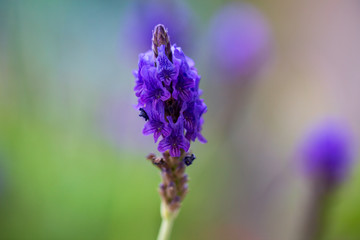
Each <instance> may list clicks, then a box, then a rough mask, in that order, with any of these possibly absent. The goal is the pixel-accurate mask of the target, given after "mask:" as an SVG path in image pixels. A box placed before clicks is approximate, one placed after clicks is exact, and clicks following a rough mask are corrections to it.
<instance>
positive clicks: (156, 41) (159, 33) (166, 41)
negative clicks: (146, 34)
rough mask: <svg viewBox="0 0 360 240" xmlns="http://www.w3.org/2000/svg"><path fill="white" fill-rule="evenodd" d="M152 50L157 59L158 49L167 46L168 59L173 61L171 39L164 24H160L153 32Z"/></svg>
mask: <svg viewBox="0 0 360 240" xmlns="http://www.w3.org/2000/svg"><path fill="white" fill-rule="evenodd" d="M152 43H153V44H152V50H153V52H154V56H155V58H157V57H158V55H159V52H158V48H159V47H160V46H161V45H164V46H165V55H166V56H167V57H168V59H169V60H170V61H172V53H171V44H170V37H169V34H168V31H167V29H166V28H165V26H164V25H163V24H158V25H156V26H155V28H154V30H153V38H152Z"/></svg>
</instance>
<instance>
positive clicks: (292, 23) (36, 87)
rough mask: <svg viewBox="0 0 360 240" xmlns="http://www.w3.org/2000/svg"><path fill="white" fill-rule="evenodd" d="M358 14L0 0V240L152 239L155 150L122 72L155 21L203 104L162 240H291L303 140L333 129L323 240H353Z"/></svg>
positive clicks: (229, 5) (259, 6)
mask: <svg viewBox="0 0 360 240" xmlns="http://www.w3.org/2000/svg"><path fill="white" fill-rule="evenodd" d="M359 22H360V4H359V2H358V1H356V0H344V1H336V0H327V1H311V0H303V1H284V0H274V1H271V2H270V1H265V0H254V1H247V2H240V1H238V2H236V1H224V0H223V1H221V0H211V1H210V0H199V1H180V0H179V1H161V0H157V1H155V0H151V1H139V0H138V1H121V0H120V1H115V0H113V1H97V0H89V1H60V0H54V1H40V0H33V1H20V0H14V1H10V0H8V1H7V0H2V1H0V239H155V238H156V235H157V231H158V228H159V225H160V220H161V219H160V214H159V205H160V198H159V196H158V193H157V187H158V184H159V183H160V177H159V172H158V170H157V169H156V168H154V167H153V166H151V163H150V162H148V161H146V160H145V156H146V155H147V154H148V153H150V152H155V153H157V152H156V145H155V144H154V143H153V140H152V137H151V136H143V135H142V128H143V124H144V122H143V120H142V119H141V118H139V117H138V112H137V111H136V110H135V108H134V106H135V105H136V97H135V95H134V92H133V87H134V85H135V81H134V77H133V75H132V71H133V70H134V69H136V68H137V61H138V54H139V53H141V52H145V51H147V50H148V49H150V47H151V31H152V29H153V27H154V26H155V25H156V24H158V23H163V24H165V25H166V27H168V29H169V34H170V38H171V41H172V43H177V45H178V46H181V47H182V48H183V50H184V52H185V53H186V54H187V55H188V56H190V57H191V58H193V59H194V61H195V62H196V67H197V69H198V72H199V73H200V75H201V76H202V80H201V83H200V87H201V88H202V89H203V90H204V93H203V98H204V99H205V102H206V104H207V105H208V113H207V114H205V115H204V118H205V124H204V129H203V135H204V136H205V137H206V138H207V140H208V143H207V144H200V143H198V142H196V143H193V144H192V147H191V148H192V150H193V152H194V153H195V154H196V156H197V159H196V160H195V162H194V164H193V165H191V166H190V167H189V168H188V169H187V172H188V174H189V177H190V183H189V189H190V191H189V194H188V195H187V197H186V199H185V201H184V203H183V206H182V210H181V212H180V215H179V217H178V219H177V220H176V223H175V226H174V229H173V234H172V239H174V240H180V239H197V240H201V239H246V240H263V239H264V240H296V239H299V236H300V235H301V234H302V226H303V225H304V221H306V220H305V219H306V213H307V210H308V202H309V199H310V200H311V195H312V194H311V191H312V189H313V188H312V187H311V186H312V184H313V181H311V179H310V180H309V177H308V176H307V175H306V174H303V171H302V169H301V167H299V164H298V163H299V162H298V159H299V156H298V155H299V154H298V152H299V149H300V148H301V145H302V142H303V139H306V136H307V132H308V131H310V130H309V129H312V128H313V127H314V126H316V125H318V124H319V123H321V122H322V121H326V120H327V119H335V120H336V121H338V122H341V124H343V125H346V126H347V128H348V129H349V131H350V134H351V136H352V138H351V146H352V149H353V150H354V151H353V152H354V153H353V155H352V156H353V162H352V165H351V166H350V170H349V171H348V174H347V176H346V179H344V181H343V182H342V184H341V186H340V187H339V188H338V189H337V191H336V193H335V194H334V196H333V198H332V201H331V205H330V206H329V207H328V208H327V209H326V211H327V213H326V223H327V224H326V226H327V227H326V233H325V236H324V238H325V239H333V240H340V239H341V240H345V239H346V240H358V239H360V228H359V225H360V205H359V201H360V191H358V189H359V187H360V168H359V165H358V164H357V163H356V162H357V159H358V158H359V155H358V153H357V152H356V149H357V148H358V147H359V143H358V139H359V136H360V125H359V122H360V107H359V103H360V94H359V89H360V81H359V79H360V68H359V66H360V45H359V42H360V28H359Z"/></svg>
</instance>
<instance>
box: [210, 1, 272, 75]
mask: <svg viewBox="0 0 360 240" xmlns="http://www.w3.org/2000/svg"><path fill="white" fill-rule="evenodd" d="M209 39H210V46H211V53H212V54H213V56H212V57H211V58H210V59H211V60H212V62H211V63H212V66H213V68H214V69H215V70H216V71H217V72H218V73H219V74H221V76H222V77H221V80H228V81H238V80H243V79H244V78H245V79H247V78H249V77H251V76H252V75H254V74H256V73H257V72H258V71H259V69H261V67H262V66H263V65H264V64H263V63H264V62H265V60H266V59H267V57H268V55H269V49H270V48H269V47H270V30H269V26H268V23H267V21H266V20H265V18H264V16H263V15H262V14H261V12H259V10H258V9H256V8H255V7H254V6H252V5H250V4H248V3H232V4H228V5H226V6H225V7H224V8H223V9H221V10H220V11H219V12H218V13H217V14H216V15H215V17H214V18H213V20H212V23H211V26H210V36H209Z"/></svg>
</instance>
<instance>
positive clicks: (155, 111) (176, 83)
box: [134, 24, 207, 157]
mask: <svg viewBox="0 0 360 240" xmlns="http://www.w3.org/2000/svg"><path fill="white" fill-rule="evenodd" d="M152 42H153V46H152V50H153V52H149V51H148V52H146V53H145V54H140V56H139V68H138V70H137V71H136V72H135V73H134V76H135V79H136V86H135V88H134V91H135V95H136V96H137V97H138V101H139V104H138V108H139V110H140V116H141V117H143V118H145V120H146V119H148V121H147V122H146V123H145V126H144V129H143V134H144V135H149V134H154V141H155V142H157V141H158V139H159V138H160V137H162V138H163V139H162V140H161V141H160V142H159V145H158V150H159V151H160V152H166V151H169V154H170V156H171V157H180V155H181V154H182V153H184V152H187V151H188V150H189V148H190V142H189V141H195V140H196V139H199V141H200V142H202V143H205V142H206V139H205V138H204V137H203V136H202V135H201V133H200V132H201V129H202V124H203V122H204V120H203V119H202V115H203V114H204V113H205V112H206V109H207V107H206V105H205V103H204V101H203V100H202V99H200V95H201V90H200V89H199V83H200V78H201V77H200V76H199V75H198V73H197V70H196V68H195V63H194V61H193V60H191V59H190V58H188V57H187V56H186V55H185V54H184V53H183V51H182V50H181V48H180V47H176V46H175V45H173V46H171V44H170V38H169V35H168V32H167V30H166V29H165V27H164V26H163V25H161V24H159V25H157V26H156V27H155V29H154V31H153V38H152ZM184 126H185V128H184Z"/></svg>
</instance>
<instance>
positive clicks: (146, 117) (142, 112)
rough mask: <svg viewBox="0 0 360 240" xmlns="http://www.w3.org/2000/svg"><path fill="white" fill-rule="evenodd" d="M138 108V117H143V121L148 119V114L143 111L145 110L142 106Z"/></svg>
mask: <svg viewBox="0 0 360 240" xmlns="http://www.w3.org/2000/svg"><path fill="white" fill-rule="evenodd" d="M139 110H140V114H139V117H142V118H144V119H145V121H147V120H149V116H148V115H147V113H146V112H145V110H144V109H143V108H139Z"/></svg>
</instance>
